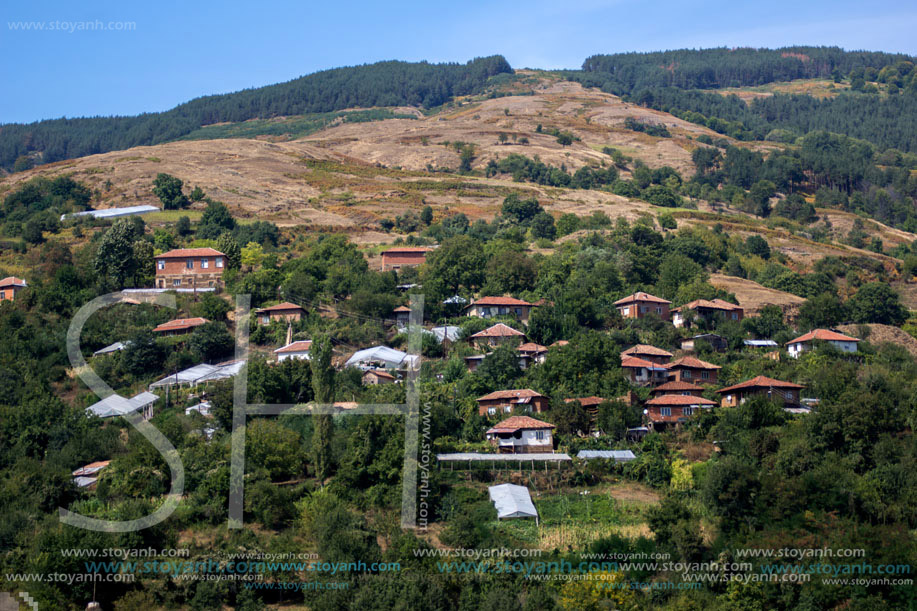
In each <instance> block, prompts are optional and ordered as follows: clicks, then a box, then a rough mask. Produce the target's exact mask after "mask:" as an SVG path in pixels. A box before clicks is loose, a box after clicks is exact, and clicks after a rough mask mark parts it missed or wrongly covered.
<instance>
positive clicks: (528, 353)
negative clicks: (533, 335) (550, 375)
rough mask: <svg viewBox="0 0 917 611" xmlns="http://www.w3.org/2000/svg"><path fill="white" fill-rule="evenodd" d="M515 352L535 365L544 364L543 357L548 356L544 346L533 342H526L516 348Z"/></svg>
mask: <svg viewBox="0 0 917 611" xmlns="http://www.w3.org/2000/svg"><path fill="white" fill-rule="evenodd" d="M516 350H517V351H518V352H519V354H521V355H522V356H523V357H525V358H527V359H529V360H530V361H531V362H532V363H536V364H540V363H544V360H545V357H546V356H547V355H548V349H547V348H546V347H545V346H542V345H540V344H536V343H534V342H526V343H524V344H522V345H520V346H519V347H518V348H516Z"/></svg>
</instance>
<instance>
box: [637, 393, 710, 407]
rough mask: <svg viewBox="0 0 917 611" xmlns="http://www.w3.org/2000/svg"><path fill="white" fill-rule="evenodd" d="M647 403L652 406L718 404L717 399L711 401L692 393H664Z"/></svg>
mask: <svg viewBox="0 0 917 611" xmlns="http://www.w3.org/2000/svg"><path fill="white" fill-rule="evenodd" d="M646 404H647V405H652V406H660V405H661V406H668V405H674V406H688V405H716V401H711V400H710V399H705V398H703V397H692V396H690V395H662V396H659V397H654V398H652V399H650V400H649V401H647V402H646Z"/></svg>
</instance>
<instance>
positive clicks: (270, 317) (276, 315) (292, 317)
mask: <svg viewBox="0 0 917 611" xmlns="http://www.w3.org/2000/svg"><path fill="white" fill-rule="evenodd" d="M305 313H306V311H305V310H304V309H302V308H301V307H299V306H298V305H296V304H295V303H290V302H289V301H285V302H283V303H279V304H277V305H275V306H271V307H269V308H261V309H260V310H255V316H257V318H258V324H259V325H269V324H271V323H272V322H274V321H275V320H277V321H280V322H294V321H297V320H302V317H303V314H305Z"/></svg>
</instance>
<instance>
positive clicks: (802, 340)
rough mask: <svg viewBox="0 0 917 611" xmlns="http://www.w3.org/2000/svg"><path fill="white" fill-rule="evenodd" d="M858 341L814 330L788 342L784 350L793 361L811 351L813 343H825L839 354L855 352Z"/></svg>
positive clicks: (853, 338)
mask: <svg viewBox="0 0 917 611" xmlns="http://www.w3.org/2000/svg"><path fill="white" fill-rule="evenodd" d="M859 341H860V340H858V339H857V338H855V337H850V336H849V335H844V334H843V333H838V332H837V331H832V330H831V329H815V330H814V331H809V332H808V333H806V334H805V335H800V336H799V337H797V338H796V339H793V340H790V341H788V342H787V343H786V350H787V352H789V353H790V356H791V357H793V358H794V359H795V358H798V357H799V355H800V354H802V353H803V352H808V351H809V350H812V349H813V348H814V347H815V342H827V343H829V344H831V345H832V346H834V347H835V348H837V349H838V350H840V351H841V352H856V351H857V344H858V343H859Z"/></svg>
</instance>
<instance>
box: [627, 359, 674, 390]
mask: <svg viewBox="0 0 917 611" xmlns="http://www.w3.org/2000/svg"><path fill="white" fill-rule="evenodd" d="M621 369H623V370H624V375H625V377H627V379H628V380H630V382H631V384H640V385H645V384H660V383H662V382H665V381H666V377H667V376H668V373H669V372H668V370H667V369H666V366H665V365H659V364H658V363H653V362H652V361H646V360H644V359H638V358H637V357H635V356H625V357H624V358H622V359H621Z"/></svg>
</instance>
